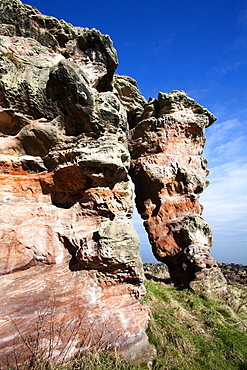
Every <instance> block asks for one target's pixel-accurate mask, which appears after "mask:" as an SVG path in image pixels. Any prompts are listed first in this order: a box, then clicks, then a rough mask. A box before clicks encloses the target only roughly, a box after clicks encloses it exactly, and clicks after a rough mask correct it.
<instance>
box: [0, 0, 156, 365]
mask: <svg viewBox="0 0 247 370" xmlns="http://www.w3.org/2000/svg"><path fill="white" fill-rule="evenodd" d="M0 20H1V28H0V33H1V35H0V71H1V78H0V165H1V172H0V179H1V189H0V203H1V207H0V220H1V223H0V235H1V249H0V257H1V258H0V260H1V263H0V271H1V287H2V288H1V310H0V315H1V320H0V333H1V334H0V343H1V344H0V358H1V361H5V363H6V364H7V363H8V361H10V362H9V363H10V364H12V365H13V362H12V363H11V361H17V362H22V361H25V360H26V359H30V357H31V356H32V355H35V354H37V353H38V352H44V351H45V352H44V353H45V355H46V354H47V353H48V352H50V353H51V354H52V355H53V356H55V357H57V358H58V359H60V360H66V359H67V358H68V357H71V356H72V355H76V354H78V353H80V352H81V351H83V350H85V349H89V348H92V347H100V348H108V349H115V348H116V349H118V350H119V351H120V352H122V353H124V355H125V357H126V358H128V357H130V356H131V357H133V358H135V357H136V358H137V357H138V356H139V355H140V353H142V352H143V351H144V352H145V351H149V347H150V345H149V344H148V341H147V336H146V334H145V329H146V326H147V322H148V312H149V310H148V308H147V307H145V306H144V305H142V304H140V303H139V298H140V297H141V296H142V295H143V294H144V292H145V290H144V287H143V276H144V275H143V268H142V262H141V257H140V253H139V239H138V236H137V234H136V232H135V230H134V227H133V224H132V221H131V220H130V219H131V217H132V211H133V204H132V190H131V186H130V178H129V175H128V171H129V166H130V155H129V151H128V143H127V138H128V122H127V112H126V110H125V109H124V107H123V106H122V104H121V103H120V101H119V99H118V98H117V96H116V94H114V93H113V92H112V91H111V90H112V86H111V83H112V76H113V72H114V69H115V67H116V65H117V56H116V53H115V50H114V48H113V47H112V44H111V40H110V39H109V37H108V36H103V35H101V34H100V33H99V31H97V30H88V29H81V28H75V27H72V26H71V25H69V24H66V23H65V22H63V21H57V20H56V19H55V18H53V17H47V16H43V15H42V14H40V13H39V12H38V11H37V10H36V9H34V8H32V7H30V6H25V5H23V4H22V3H21V2H20V1H18V0H15V1H13V2H9V1H5V0H4V1H1V4H0ZM51 333H52V334H51ZM37 337H39V338H40V340H39V344H38V346H39V348H37ZM26 341H28V345H27V342H26ZM133 348H135V356H133V352H131V349H133ZM48 354H49V353H48ZM6 366H7V365H6Z"/></svg>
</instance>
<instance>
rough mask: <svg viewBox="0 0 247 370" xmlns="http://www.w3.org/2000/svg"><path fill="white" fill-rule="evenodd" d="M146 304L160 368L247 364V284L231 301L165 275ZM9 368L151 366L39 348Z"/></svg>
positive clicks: (153, 284) (150, 285)
mask: <svg viewBox="0 0 247 370" xmlns="http://www.w3.org/2000/svg"><path fill="white" fill-rule="evenodd" d="M146 288H147V295H146V296H145V298H144V300H143V301H144V303H146V304H148V305H149V306H150V307H151V320H150V324H149V327H148V335H149V338H150V342H151V343H152V344H153V345H154V346H155V347H156V349H157V360H156V362H155V364H154V366H153V369H154V370H158V369H162V370H163V369H164V370H165V369H169V370H176V369H177V370H178V369H179V370H187V369H188V370H189V369H190V370H198V369H205V370H211V369H212V370H218V369H219V370H224V369H225V370H231V369H236V370H237V369H238V370H244V369H247V345H246V344H247V287H246V286H244V285H230V289H231V291H232V296H233V299H232V301H231V302H230V303H226V302H224V301H221V300H213V299H211V298H209V297H208V296H206V295H202V296H197V295H195V294H194V293H193V292H191V291H190V290H188V289H186V290H179V289H177V288H175V287H174V286H173V285H171V284H166V283H164V282H163V281H162V280H159V281H154V280H152V279H150V280H146ZM0 368H1V369H8V370H14V369H17V370H26V369H30V370H31V369H32V370H81V369H87V370H113V369H114V370H130V369H145V368H146V369H147V365H145V364H142V365H141V366H136V365H134V364H128V363H126V362H125V361H123V360H122V359H121V358H120V356H118V355H117V354H114V353H111V354H109V353H101V352H99V351H96V350H93V351H91V352H89V353H86V354H84V355H82V356H80V357H78V358H76V359H74V360H72V361H70V363H68V364H66V365H64V364H63V365H61V364H59V363H57V362H56V359H53V360H52V359H51V358H45V359H44V358H42V356H40V354H39V353H37V356H36V357H34V358H32V361H30V363H25V364H19V365H17V364H16V365H14V366H13V365H11V364H10V363H9V364H8V363H6V362H5V364H3V363H2V367H1V365H0Z"/></svg>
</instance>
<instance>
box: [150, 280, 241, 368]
mask: <svg viewBox="0 0 247 370" xmlns="http://www.w3.org/2000/svg"><path fill="white" fill-rule="evenodd" d="M146 286H147V291H148V294H147V295H146V297H145V303H147V304H148V305H150V306H151V312H152V319H151V322H150V325H149V328H148V334H149V337H150V341H151V342H152V343H153V344H154V345H155V346H156V348H157V351H158V358H157V362H156V365H155V369H170V370H171V369H174V370H175V369H179V370H185V369H190V370H193V369H195V370H198V369H205V370H210V369H212V370H217V369H220V370H223V369H227V370H228V369H229V370H230V369H247V332H246V330H247V320H246V319H247V307H246V304H245V299H246V287H245V288H244V287H239V288H238V287H233V286H231V289H232V292H233V295H234V297H235V300H234V302H232V303H231V304H229V305H227V304H226V303H225V302H223V301H220V300H213V299H210V298H208V297H207V296H206V295H203V296H200V297H198V296H197V295H195V294H194V293H193V292H191V291H190V290H182V291H179V290H177V289H175V288H174V287H173V286H171V285H166V284H164V283H161V282H154V281H152V280H149V281H147V282H146Z"/></svg>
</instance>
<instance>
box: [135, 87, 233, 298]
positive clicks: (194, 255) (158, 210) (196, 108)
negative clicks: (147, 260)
mask: <svg viewBox="0 0 247 370" xmlns="http://www.w3.org/2000/svg"><path fill="white" fill-rule="evenodd" d="M215 119H216V118H215V117H214V116H213V115H212V114H211V113H210V112H209V111H208V110H207V109H205V108H203V107H202V106H200V105H199V104H198V103H196V102H195V101H194V100H193V99H191V98H189V97H188V96H187V95H186V94H185V93H184V92H183V91H172V92H171V93H168V94H165V93H159V96H158V100H154V99H151V100H150V101H149V102H148V104H147V105H146V106H145V107H144V112H143V114H142V117H141V119H140V121H139V122H138V124H137V125H136V126H135V127H134V128H133V129H131V131H130V141H129V146H130V153H131V157H132V164H131V170H130V173H131V177H132V180H133V182H134V183H135V189H136V190H135V191H136V205H137V209H138V211H139V213H140V214H141V216H142V218H143V219H144V226H145V228H146V230H147V232H148V235H149V240H150V243H151V245H152V250H153V253H154V255H155V257H156V258H157V260H158V261H161V262H164V263H166V264H167V266H168V268H169V272H170V276H171V278H172V280H173V281H174V282H175V283H176V284H178V285H190V287H191V288H193V289H194V290H195V291H204V290H205V291H214V292H217V293H218V294H219V295H220V296H224V295H226V294H227V286H226V281H225V279H224V277H223V276H222V273H221V271H220V269H219V268H218V266H217V263H216V261H215V260H214V259H213V258H212V257H211V255H210V247H211V246H212V231H211V228H210V227H209V225H208V224H207V223H206V222H205V220H204V219H203V218H202V217H201V213H202V207H201V205H200V203H199V201H198V198H199V195H200V194H201V193H202V191H203V190H204V189H205V187H206V186H207V185H208V180H207V178H206V176H207V174H208V170H207V161H206V159H205V158H204V157H203V156H202V155H201V154H202V151H203V146H204V142H205V135H204V132H205V128H206V127H207V126H209V125H211V124H212V123H213V122H214V121H215Z"/></svg>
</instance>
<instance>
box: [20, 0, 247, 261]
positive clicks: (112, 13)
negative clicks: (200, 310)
mask: <svg viewBox="0 0 247 370" xmlns="http://www.w3.org/2000/svg"><path fill="white" fill-rule="evenodd" d="M24 2H25V3H28V4H30V5H32V6H35V7H36V8H38V9H39V10H40V11H41V12H42V13H44V14H47V15H53V16H55V17H56V18H58V19H65V20H66V21H67V22H70V23H72V24H73V25H75V26H81V27H88V28H93V27H94V28H97V29H99V30H100V31H101V32H102V33H105V34H109V35H110V36H111V39H112V40H113V44H114V46H115V48H116V49H117V52H118V58H119V67H118V69H117V73H119V74H123V75H128V76H131V77H133V78H134V79H136V80H137V82H138V85H139V89H140V91H141V93H142V94H143V95H144V96H145V97H146V98H147V99H148V98H149V97H150V96H152V97H157V94H158V92H159V91H163V92H170V91H172V90H184V91H185V92H186V93H187V94H188V95H189V96H191V97H192V98H194V99H195V100H196V101H198V103H200V104H202V105H203V106H205V107H207V108H208V109H209V110H210V111H211V112H212V113H214V115H216V117H217V118H218V120H217V121H216V122H215V123H214V124H213V125H212V126H211V127H209V128H208V129H207V131H206V134H207V143H206V146H205V151H204V155H205V156H206V157H207V159H208V161H209V169H210V175H209V179H210V181H211V184H210V186H209V187H208V189H207V190H206V191H205V192H204V194H203V195H202V196H201V203H202V204H203V205H204V208H205V210H204V213H203V216H204V218H205V219H206V220H207V222H208V223H209V224H210V225H211V227H212V228H213V231H214V246H213V248H212V255H213V256H214V257H215V258H216V259H217V261H218V262H227V263H231V262H234V263H240V264H246V265H247V191H246V190H247V0H176V1H175V0H173V1H172V0H162V1H161V0H157V1H152V2H150V1H147V0H141V1H140V0H125V1H121V0H119V1H117V0H108V1H101V0H91V1H82V0H70V1H63V0H49V1H44V0H26V1H24ZM134 220H135V224H136V228H137V231H138V232H139V235H140V239H141V252H142V255H143V259H144V261H145V262H149V261H153V260H154V258H153V257H152V253H151V251H150V246H149V245H148V241H147V240H146V237H145V235H144V231H143V229H142V226H141V223H142V222H141V220H140V219H138V218H137V216H136V215H135V216H134Z"/></svg>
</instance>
